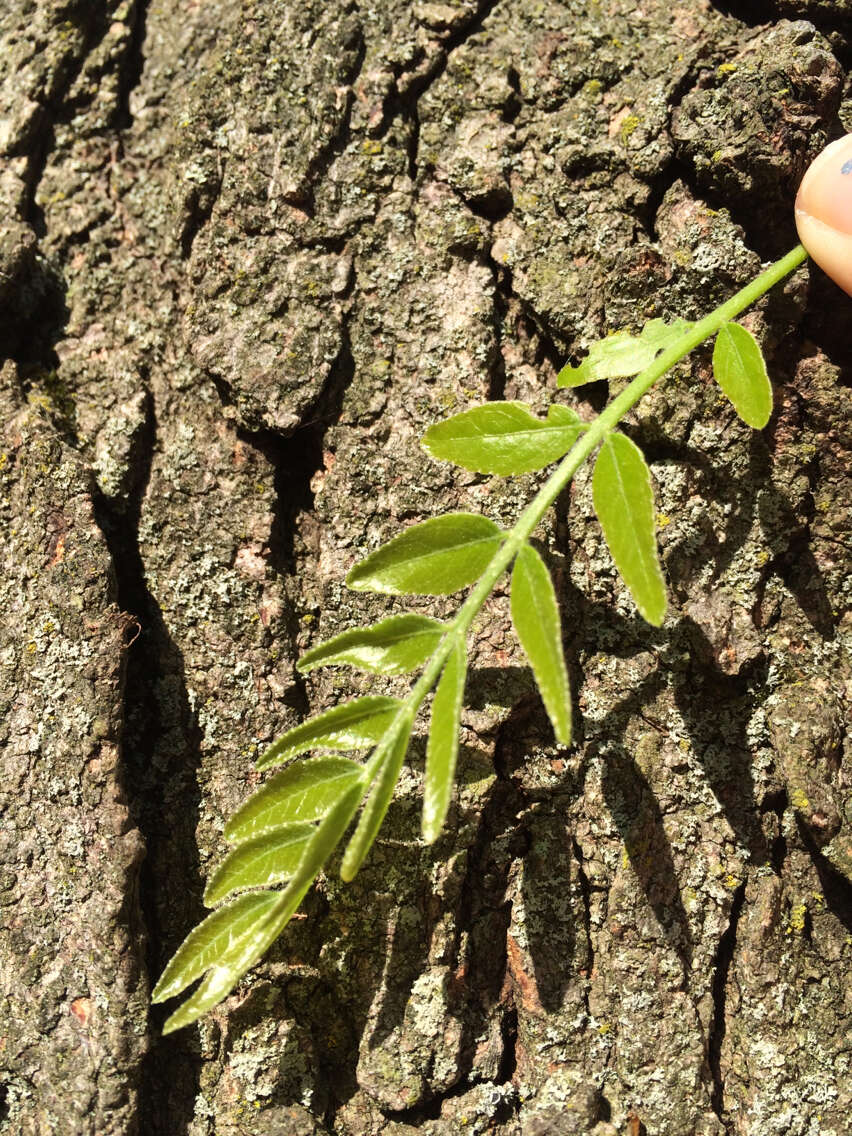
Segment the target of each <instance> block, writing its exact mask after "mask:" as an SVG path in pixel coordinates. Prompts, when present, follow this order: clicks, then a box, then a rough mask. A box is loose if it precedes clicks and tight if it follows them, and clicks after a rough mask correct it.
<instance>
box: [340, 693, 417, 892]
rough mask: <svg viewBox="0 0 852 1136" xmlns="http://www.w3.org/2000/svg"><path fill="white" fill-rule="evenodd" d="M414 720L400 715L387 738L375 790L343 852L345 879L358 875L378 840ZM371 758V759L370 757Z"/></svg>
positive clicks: (343, 873)
mask: <svg viewBox="0 0 852 1136" xmlns="http://www.w3.org/2000/svg"><path fill="white" fill-rule="evenodd" d="M413 722H414V719H413V718H412V717H411V716H410V715H408V716H406V717H404V718H401V719H400V721H399V723H398V725H397V728H396V730H395V731H394V734H393V737H392V738H388V739H386V741H385V743H384V745H385V754H384V758H383V760H382V763H381V766H380V768H379V771H378V774H377V776H376V780H375V782H374V784H373V788H372V791H371V793H370V795H369V797H368V798H367V803H366V805H365V806H364V811H363V812H362V813H361V819H360V820H359V821H358V827H357V828H356V829H355V832H354V833H353V834H352V838H351V839H350V841H349V844H348V845H347V846H346V851H345V852H344V854H343V863H342V864H341V866H340V875H341V877H342V878H343V879H344V880H346V881H347V882H348V881H349V880H352V879H354V878H355V874H356V873H357V871H358V869H359V868H360V867H361V865H362V864H363V862H364V857H365V856H366V855H367V853H368V852H369V851H370V848H371V847H372V845H373V841H374V840H375V839H376V836H377V834H378V831H379V829H380V828H381V826H382V821H383V820H384V819H385V813H386V812H387V811H388V807H389V805H390V803H391V798H392V797H393V791H394V788H395V787H396V783H397V780H398V779H399V771H400V769H402V762H403V759H404V757H405V751H406V750H407V749H408V739H409V737H410V736H411V727H412V725H413ZM371 761H372V758H371Z"/></svg>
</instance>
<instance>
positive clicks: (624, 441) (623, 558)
mask: <svg viewBox="0 0 852 1136" xmlns="http://www.w3.org/2000/svg"><path fill="white" fill-rule="evenodd" d="M592 497H593V500H594V504H595V512H596V513H597V516H598V520H599V521H600V523H601V528H602V529H603V533H604V536H605V537H606V542H607V545H608V546H609V551H610V553H611V554H612V558H613V560H614V561H615V566H616V568H617V569H618V571H619V574H620V575H621V578H622V580H623V581H624V583H625V584H626V585H627V587H628V588H629V589H630V593H631V595H632V596H633V599H634V600H635V602H636V606H637V607H638V608H639V612H640V614H641V615H642V617H643V619H647V621H648V622H649V623H653V625H654V626H655V627H659V626H660V625H661V624H662V622H663V619H664V618H665V614H666V586H665V583H664V581H663V573H662V571H661V569H660V561H659V558H658V556H657V541H656V535H655V532H654V495H653V493H652V491H651V474H650V471H649V470H648V466H647V465H646V464H645V459H644V457H643V456H642V451H641V450H640V449H639V447H638V446H637V445H635V444H634V443H633V442H631V441H630V439H629V438H627V437H625V435H624V434H616V433H612V434H608V435H607V436H606V438H605V439H604V442H603V445H602V446H601V449H600V453H599V454H598V458H597V461H596V462H595V471H594V474H593V476H592Z"/></svg>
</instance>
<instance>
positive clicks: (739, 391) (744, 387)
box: [713, 323, 772, 430]
mask: <svg viewBox="0 0 852 1136" xmlns="http://www.w3.org/2000/svg"><path fill="white" fill-rule="evenodd" d="M713 376H714V378H715V379H716V382H717V383H718V384H719V386H720V387H721V388H722V390H723V391H724V392H725V394H726V395H727V396H728V398H729V399H730V401H731V403H732V404H733V407H734V410H736V412H737V414H738V415H739V416H740V418H742V420H743V422H745V423H746V424H747V425H748V426H752V427H753V428H754V429H755V430H762V429H763V427H764V426H765V425H766V423H767V422H768V421H769V418H770V416H771V414H772V384H771V383H770V381H769V375H768V374H767V372H766V362H765V360H764V358H763V352H762V351H761V350H760V346H759V344H758V342H757V340H756V339H755V338H754V336H753V335H752V334H751V332H750V331H748V330H747V329H746V328H744V327H742V325H741V324H738V323H726V324H725V325H724V327H722V329H721V330H720V332H719V334H718V335H717V336H716V343H715V346H714V347H713Z"/></svg>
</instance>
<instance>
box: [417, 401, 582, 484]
mask: <svg viewBox="0 0 852 1136" xmlns="http://www.w3.org/2000/svg"><path fill="white" fill-rule="evenodd" d="M554 411H556V413H555V414H554V413H553V412H554ZM560 412H561V413H560ZM584 429H585V426H584V425H583V423H582V422H581V421H580V418H579V416H578V415H577V414H575V413H574V412H573V411H572V410H569V408H568V407H558V408H557V407H551V408H550V412H549V413H548V416H547V421H546V422H542V421H541V419H540V418H536V417H535V416H534V415H533V414H532V413H531V411H530V409H529V407H528V406H525V405H524V403H522V402H487V403H485V404H484V405H483V406H475V407H473V409H472V410H465V411H463V412H462V413H461V414H456V415H454V416H453V417H452V418H447V419H445V420H444V421H443V422H437V423H435V425H434V426H430V427H429V429H428V430H427V431H426V433H425V434H424V435H423V441H422V445H423V448H424V449H425V450H426V452H427V453H429V454H431V455H432V457H433V458H439V459H441V460H443V461H451V462H453V463H454V464H455V465H458V466H461V467H462V469H469V470H472V471H473V472H474V473H496V474H499V475H500V476H503V477H505V476H509V475H512V474H519V473H531V472H532V471H533V470H537V469H544V467H545V466H547V465H550V464H551V463H552V462H555V461H557V460H558V459H559V458H561V457H562V455H563V454H566V453H567V452H568V451H569V450H570V449H571V447H572V446H573V445H574V443H575V442H576V440H577V438H578V437H579V435H580V433H581V432H582V430H584Z"/></svg>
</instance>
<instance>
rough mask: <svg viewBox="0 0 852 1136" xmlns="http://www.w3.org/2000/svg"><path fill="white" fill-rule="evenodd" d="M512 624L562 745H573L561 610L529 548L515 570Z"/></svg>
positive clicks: (545, 573) (536, 556) (545, 572)
mask: <svg viewBox="0 0 852 1136" xmlns="http://www.w3.org/2000/svg"><path fill="white" fill-rule="evenodd" d="M511 609H512V623H513V624H514V627H515V631H516V632H517V635H518V639H519V640H520V643H521V646H522V647H523V649H524V651H525V652H526V656H527V658H528V659H529V661H530V666H531V667H532V670H533V674H534V675H535V681H536V683H537V684H538V689H539V691H540V692H541V697H542V701H543V702H544V705H545V709H546V710H547V713H548V716H549V718H550V721H551V723H552V724H553V732H554V734H555V735H556V740H557V741H558V742H559V744H560V745H570V744H571V690H570V688H569V686H568V670H567V668H566V666H565V656H564V654H563V652H562V629H561V624H560V620H559V606H558V604H557V602H556V592H555V591H554V588H553V581H552V580H551V578H550V573H549V572H548V570H547V568H546V567H545V564H544V561H543V560H542V558H541V557H540V556H539V554H538V553H537V552H536V550H535V549H534V548H533V547H532V546H531V545H529V544H525V545H524V547H523V548H522V549H521V551H520V552H519V553H518V555H517V558H516V559H515V565H514V568H513V569H512V592H511Z"/></svg>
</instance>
